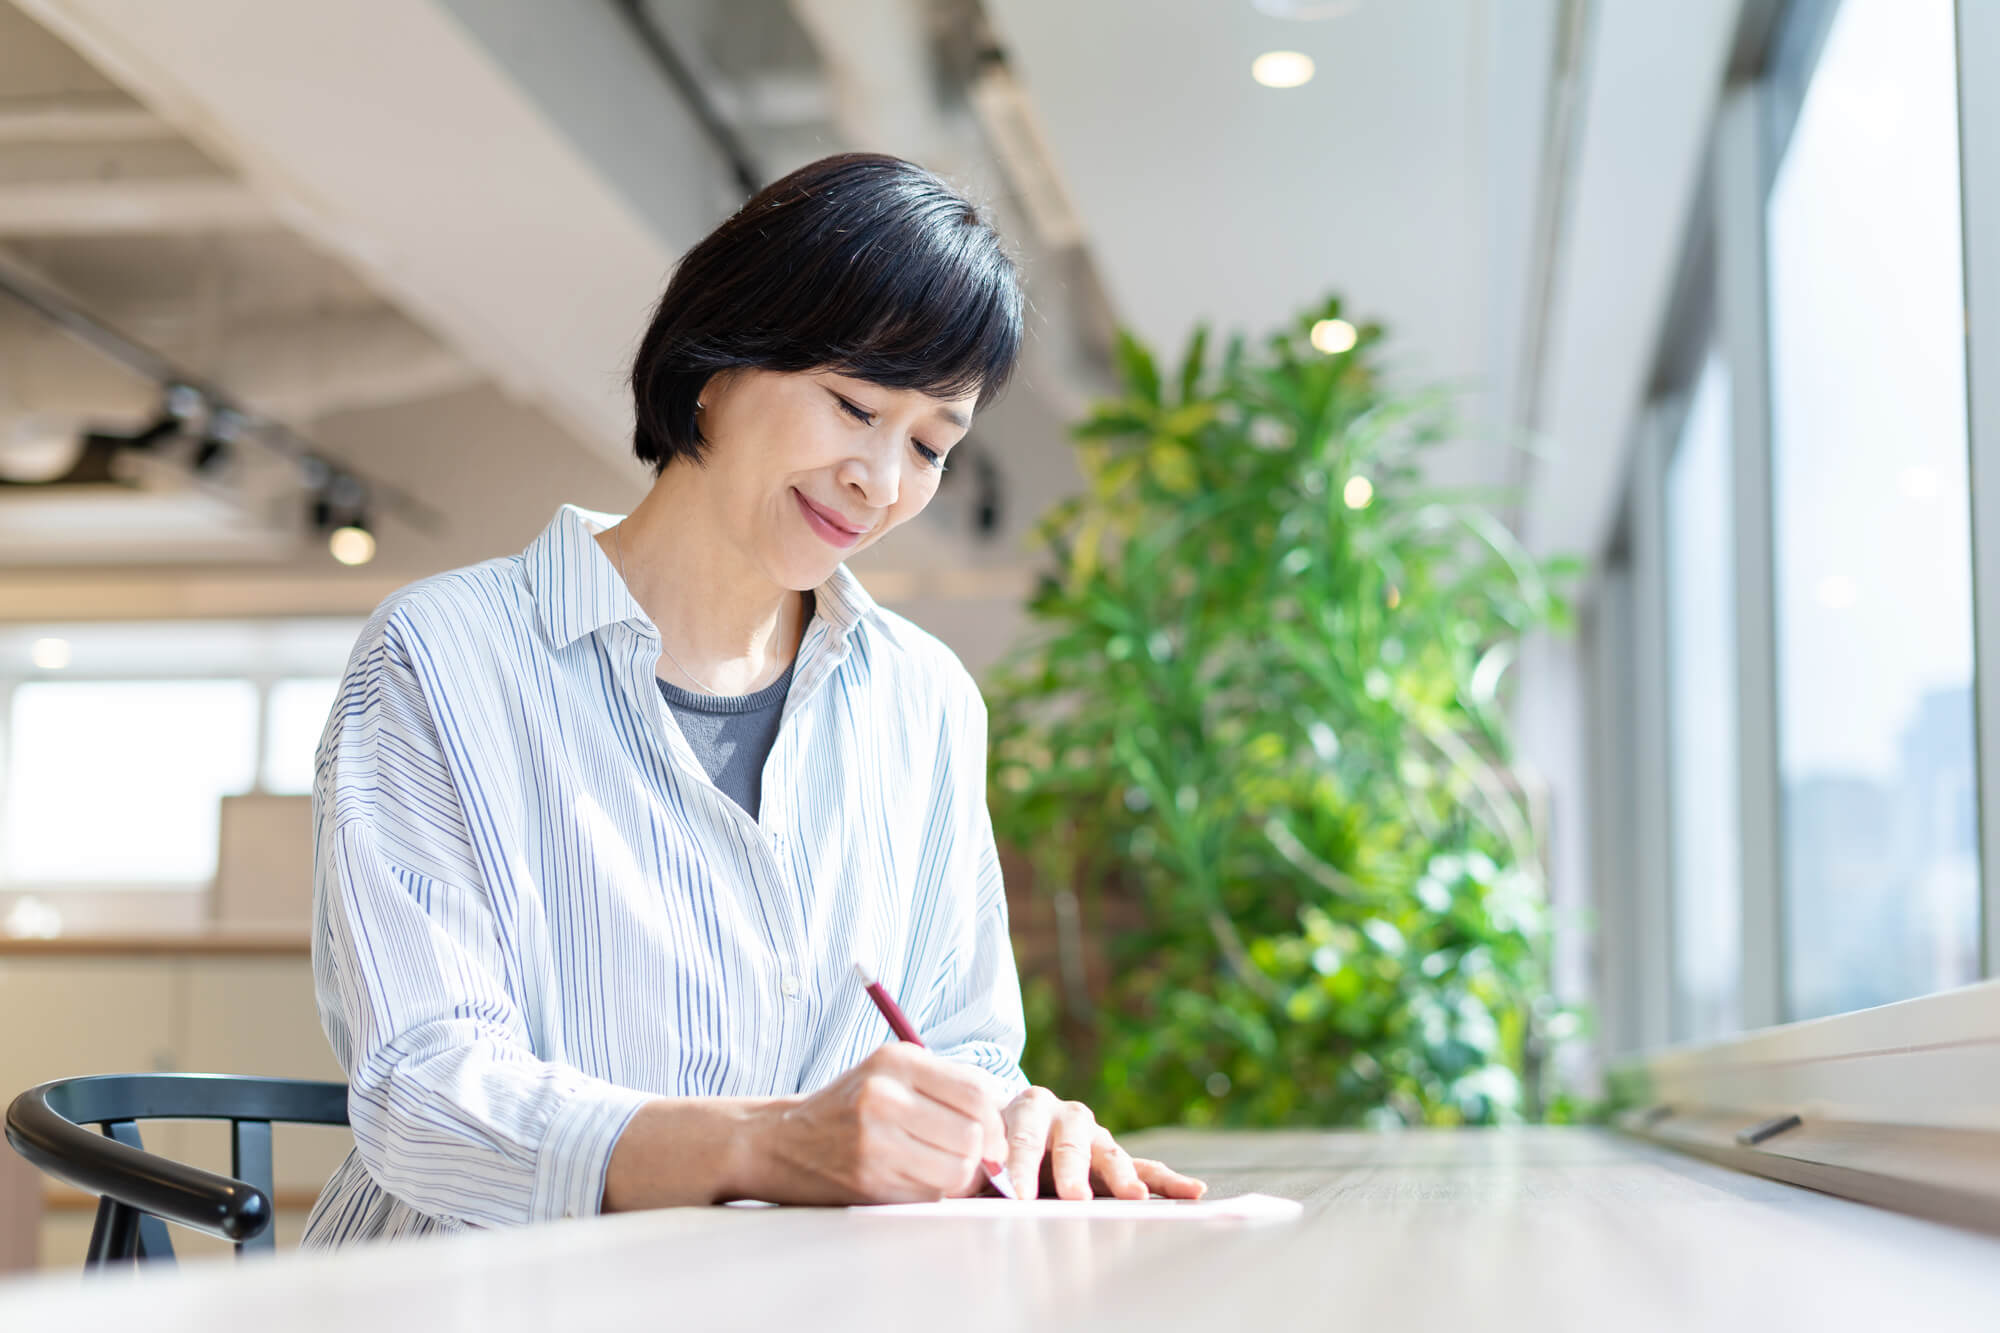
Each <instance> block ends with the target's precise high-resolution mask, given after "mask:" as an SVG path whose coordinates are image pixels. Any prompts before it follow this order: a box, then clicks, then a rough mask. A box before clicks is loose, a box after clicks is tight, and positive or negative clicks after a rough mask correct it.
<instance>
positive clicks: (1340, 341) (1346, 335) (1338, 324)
mask: <svg viewBox="0 0 2000 1333" xmlns="http://www.w3.org/2000/svg"><path fill="white" fill-rule="evenodd" d="M1360 338H1361V335H1360V334H1358V333H1356V332H1355V331H1354V326H1353V325H1352V324H1349V323H1348V322H1347V321H1346V320H1344V319H1323V320H1321V321H1319V323H1317V324H1315V325H1313V331H1312V345H1313V346H1314V347H1317V348H1319V350H1320V351H1322V352H1325V353H1326V354H1327V355H1328V356H1333V355H1336V354H1337V353H1340V352H1346V351H1352V350H1353V348H1354V344H1355V343H1356V342H1358V341H1360Z"/></svg>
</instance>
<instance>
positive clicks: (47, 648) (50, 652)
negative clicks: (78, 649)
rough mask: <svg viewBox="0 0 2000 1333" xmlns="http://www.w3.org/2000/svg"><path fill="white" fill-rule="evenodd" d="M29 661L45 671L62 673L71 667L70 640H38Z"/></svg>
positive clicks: (30, 653)
mask: <svg viewBox="0 0 2000 1333" xmlns="http://www.w3.org/2000/svg"><path fill="white" fill-rule="evenodd" d="M28 660H29V661H31V662H33V663H34V664H35V665H36V666H38V667H40V668H41V669H42V670H44V671H61V670H62V669H63V668H64V667H66V666H68V665H69V640H68V639H36V640H35V643H34V646H33V647H32V648H30V649H28Z"/></svg>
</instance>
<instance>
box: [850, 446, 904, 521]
mask: <svg viewBox="0 0 2000 1333" xmlns="http://www.w3.org/2000/svg"><path fill="white" fill-rule="evenodd" d="M840 480H841V482H842V484H844V485H848V486H852V487H853V488H854V490H855V492H856V493H857V494H858V495H860V497H861V498H862V500H863V501H864V502H865V503H866V504H867V505H868V507H869V508H871V509H887V508H889V507H890V506H892V505H894V504H895V503H896V497H897V495H898V494H899V493H900V491H901V487H902V469H900V468H899V467H897V466H896V460H895V457H894V456H893V455H892V454H890V453H888V452H887V451H886V450H879V451H871V452H869V453H863V454H856V455H854V456H853V457H851V458H849V459H847V460H846V461H845V462H843V463H842V464H841V465H840Z"/></svg>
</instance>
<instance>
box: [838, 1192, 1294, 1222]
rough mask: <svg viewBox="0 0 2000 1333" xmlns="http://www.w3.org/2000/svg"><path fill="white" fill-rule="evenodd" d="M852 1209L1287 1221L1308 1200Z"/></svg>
mask: <svg viewBox="0 0 2000 1333" xmlns="http://www.w3.org/2000/svg"><path fill="white" fill-rule="evenodd" d="M853 1211H855V1212H859V1213H867V1214H869V1215H871V1216H881V1217H978V1218H984V1219H986V1220H987V1221H993V1220H995V1219H998V1218H1005V1217H1021V1218H1035V1217H1081V1218H1106V1219H1108V1218H1134V1217H1139V1218H1144V1219H1146V1220H1147V1221H1149V1222H1204V1221H1206V1222H1214V1221H1228V1222H1282V1221H1286V1220H1288V1219H1290V1218H1294V1217H1297V1216H1298V1215H1299V1214H1300V1213H1301V1212H1303V1211H1304V1205H1302V1204H1300V1203H1299V1202H1298V1201H1297V1200H1295V1199H1280V1198H1276V1197H1274V1196H1273V1195H1269V1194H1239V1195H1237V1196H1236V1197H1234V1198H1231V1199H1108V1198H1107V1199H992V1198H981V1199H945V1200H942V1201H940V1202H938V1203H885V1204H872V1205H868V1206H865V1207H858V1208H856V1209H854V1210H853Z"/></svg>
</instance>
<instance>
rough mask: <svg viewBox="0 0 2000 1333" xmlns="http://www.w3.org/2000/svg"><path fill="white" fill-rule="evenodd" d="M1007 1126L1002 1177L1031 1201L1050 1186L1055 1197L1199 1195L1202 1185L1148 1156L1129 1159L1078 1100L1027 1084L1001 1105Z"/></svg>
mask: <svg viewBox="0 0 2000 1333" xmlns="http://www.w3.org/2000/svg"><path fill="white" fill-rule="evenodd" d="M1000 1118H1001V1120H1002V1121H1003V1122H1005V1124H1006V1126H1007V1175H1008V1178H1009V1179H1010V1180H1011V1181H1012V1183H1013V1186H1014V1192H1015V1193H1016V1194H1018V1195H1020V1196H1021V1197H1022V1198H1023V1199H1033V1198H1037V1197H1039V1196H1040V1195H1041V1194H1044V1193H1046V1192H1048V1190H1049V1188H1050V1187H1053V1189H1054V1192H1055V1194H1056V1196H1057V1197H1058V1198H1063V1199H1088V1198H1090V1197H1091V1195H1092V1194H1093V1193H1096V1194H1110V1195H1115V1196H1117V1197H1118V1198H1121V1199H1143V1198H1145V1197H1146V1196H1147V1192H1148V1191H1149V1190H1150V1191H1151V1192H1152V1193H1155V1194H1163V1195H1165V1196H1167V1197H1168V1198H1170V1199H1199V1198H1200V1197H1201V1196H1202V1195H1203V1194H1205V1193H1206V1192H1207V1191H1208V1186H1207V1185H1206V1184H1204V1183H1202V1182H1201V1181H1199V1180H1196V1179H1194V1178H1193V1177H1192V1176H1184V1175H1182V1174H1181V1173H1180V1172H1178V1171H1175V1170H1173V1169H1172V1168H1170V1167H1168V1166H1167V1165H1166V1164H1165V1163H1164V1162H1156V1161H1154V1160H1153V1159H1152V1158H1150V1157H1132V1156H1130V1155H1129V1154H1127V1153H1126V1151H1125V1150H1124V1149H1123V1148H1121V1147H1119V1146H1118V1144H1117V1142H1116V1141H1115V1140H1114V1139H1113V1138H1112V1137H1111V1132H1110V1131H1109V1130H1107V1129H1105V1128H1104V1127H1103V1126H1101V1125H1099V1124H1098V1123H1097V1117H1096V1116H1095V1115H1094V1114H1092V1112H1091V1109H1090V1108H1089V1107H1088V1106H1085V1105H1084V1104H1083V1103H1082V1102H1066V1101H1062V1100H1060V1099H1059V1098H1057V1096H1056V1095H1055V1094H1054V1093H1053V1092H1050V1091H1049V1090H1048V1089H1047V1088H1029V1089H1028V1090H1027V1091H1026V1092H1023V1093H1022V1094H1021V1095H1020V1096H1018V1097H1016V1098H1015V1099H1014V1100H1013V1101H1011V1102H1009V1103H1008V1104H1007V1105H1006V1106H1005V1107H1003V1108H1002V1109H1001V1112H1000Z"/></svg>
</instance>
